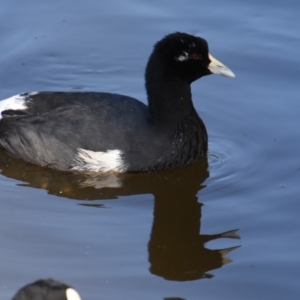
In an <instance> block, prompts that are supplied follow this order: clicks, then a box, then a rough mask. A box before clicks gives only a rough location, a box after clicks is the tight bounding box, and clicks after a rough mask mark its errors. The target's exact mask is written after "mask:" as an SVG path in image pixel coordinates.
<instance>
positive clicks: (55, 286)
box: [12, 279, 81, 300]
mask: <svg viewBox="0 0 300 300" xmlns="http://www.w3.org/2000/svg"><path fill="white" fill-rule="evenodd" d="M12 300H81V298H80V296H79V294H78V292H77V291H76V290H74V289H73V288H72V287H70V286H68V285H67V284H64V283H62V282H59V281H56V280H53V279H41V280H38V281H35V282H33V283H30V284H28V285H26V286H24V287H23V288H21V289H20V290H19V291H18V292H17V293H16V295H15V296H14V297H13V298H12Z"/></svg>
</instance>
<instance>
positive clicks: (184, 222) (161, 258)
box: [0, 153, 239, 281]
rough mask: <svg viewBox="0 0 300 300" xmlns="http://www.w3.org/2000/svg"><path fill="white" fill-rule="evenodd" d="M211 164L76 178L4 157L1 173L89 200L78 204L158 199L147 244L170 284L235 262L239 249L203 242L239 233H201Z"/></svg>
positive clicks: (157, 271) (154, 268)
mask: <svg viewBox="0 0 300 300" xmlns="http://www.w3.org/2000/svg"><path fill="white" fill-rule="evenodd" d="M207 167H208V164H207V160H203V161H202V162H200V163H197V164H194V165H191V166H188V167H185V168H181V169H176V170H171V171H164V172H157V173H147V174H126V175H114V174H109V175H106V176H104V175H101V176H100V175H98V176H96V175H95V174H93V175H92V174H72V173H67V172H58V171H55V170H51V169H47V168H41V167H39V166H34V165H31V164H28V163H26V162H24V161H21V160H18V159H13V158H11V157H9V156H7V155H5V154H3V153H0V169H1V174H2V175H4V176H6V177H10V178H14V179H16V180H20V181H23V182H24V183H22V184H18V185H21V186H28V187H34V188H42V189H45V190H47V191H48V193H49V194H52V195H56V196H59V197H64V198H69V199H77V200H86V201H85V202H84V203H80V205H84V206H95V207H102V206H104V205H103V204H99V203H96V204H94V203H93V202H92V200H101V199H105V200H107V199H117V198H118V197H120V196H130V195H139V194H153V195H154V200H155V201H154V212H153V224H152V231H151V235H150V240H149V243H148V251H149V256H148V258H149V263H150V268H149V270H150V272H151V273H152V274H154V275H157V276H160V277H163V278H165V279H167V280H175V281H187V280H196V279H201V278H211V277H212V275H211V274H210V273H209V271H211V270H214V269H217V268H220V267H222V266H223V265H224V264H226V263H229V262H231V260H230V259H229V258H227V257H226V255H227V254H228V253H229V252H230V251H232V250H234V249H236V248H237V247H231V248H225V249H214V250H211V249H209V248H206V247H205V243H207V242H209V241H212V240H216V239H220V238H233V239H237V238H239V236H238V235H237V234H236V231H237V230H230V231H226V232H222V233H217V234H210V235H208V234H202V233H201V231H200V228H201V216H202V212H201V208H202V204H201V203H199V202H198V192H199V191H200V190H201V189H202V188H204V187H205V186H204V185H203V182H204V181H205V180H206V179H207V178H208V177H209V173H208V171H207Z"/></svg>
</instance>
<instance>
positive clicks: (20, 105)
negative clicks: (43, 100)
mask: <svg viewBox="0 0 300 300" xmlns="http://www.w3.org/2000/svg"><path fill="white" fill-rule="evenodd" d="M37 93H38V92H32V93H26V95H23V94H18V95H15V96H12V97H10V98H7V99H4V100H1V101H0V119H1V118H2V116H1V113H2V112H3V111H4V110H7V109H13V110H20V109H21V110H24V109H26V108H27V106H26V102H25V99H26V98H30V96H33V95H36V94H37Z"/></svg>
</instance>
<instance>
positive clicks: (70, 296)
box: [66, 288, 81, 300]
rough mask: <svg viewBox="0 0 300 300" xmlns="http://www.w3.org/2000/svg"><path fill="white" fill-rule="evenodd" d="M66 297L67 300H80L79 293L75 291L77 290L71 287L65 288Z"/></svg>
mask: <svg viewBox="0 0 300 300" xmlns="http://www.w3.org/2000/svg"><path fill="white" fill-rule="evenodd" d="M66 297H67V300H81V298H80V296H79V294H78V293H77V291H75V290H74V289H72V288H68V289H67V290H66Z"/></svg>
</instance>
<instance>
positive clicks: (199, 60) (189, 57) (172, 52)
mask: <svg viewBox="0 0 300 300" xmlns="http://www.w3.org/2000/svg"><path fill="white" fill-rule="evenodd" d="M154 61H156V64H159V65H160V66H161V72H163V73H164V74H165V75H167V76H169V77H170V76H171V77H172V78H174V77H177V78H179V79H180V80H183V81H185V82H188V83H192V82H193V81H195V80H197V79H198V78H200V77H202V76H205V75H209V74H212V73H214V74H219V75H224V76H230V77H234V74H233V73H232V72H231V71H230V70H229V69H228V68H227V67H225V66H224V65H223V64H222V63H220V62H219V61H217V60H216V59H214V58H213V57H212V56H211V55H210V53H209V50H208V44H207V42H206V40H204V39H203V38H200V37H197V36H193V35H190V34H187V33H181V32H175V33H172V34H169V35H167V36H166V37H164V38H163V39H162V40H160V41H159V42H157V43H156V45H155V46H154V50H153V53H152V55H151V57H150V59H149V63H148V67H149V69H150V68H151V66H149V64H150V65H151V63H152V64H155V63H154Z"/></svg>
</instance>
